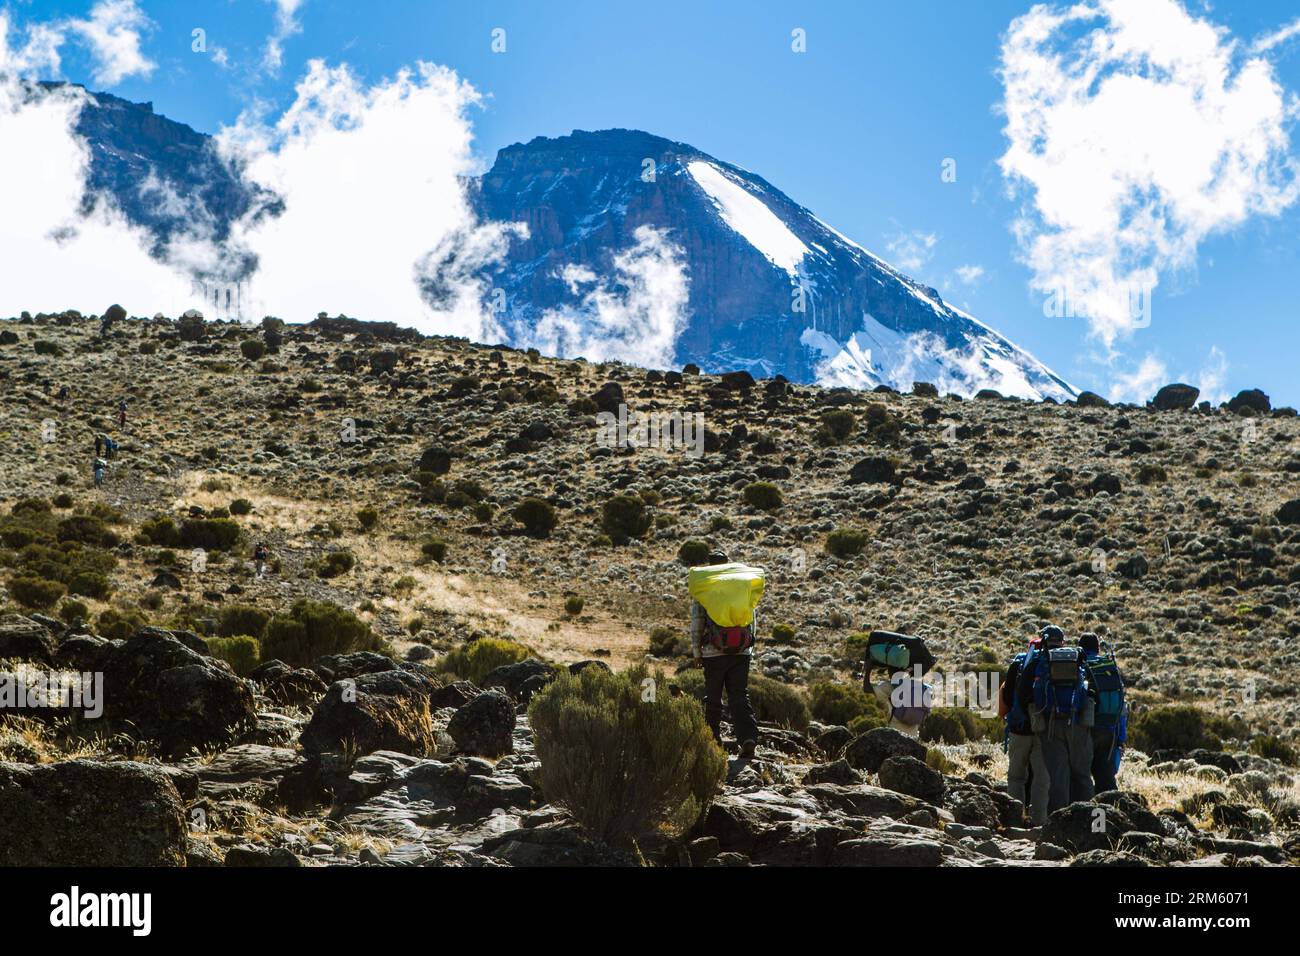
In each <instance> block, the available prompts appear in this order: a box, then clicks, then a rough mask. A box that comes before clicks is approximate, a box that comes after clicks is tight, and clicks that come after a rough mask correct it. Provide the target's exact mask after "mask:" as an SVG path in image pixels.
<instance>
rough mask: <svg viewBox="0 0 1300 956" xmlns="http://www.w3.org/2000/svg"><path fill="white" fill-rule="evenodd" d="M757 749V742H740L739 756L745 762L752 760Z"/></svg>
mask: <svg viewBox="0 0 1300 956" xmlns="http://www.w3.org/2000/svg"><path fill="white" fill-rule="evenodd" d="M757 749H758V741H757V740H742V741H741V743H740V755H741V756H742V757H744V758H745V759H746V760H753V759H754V751H755V750H757Z"/></svg>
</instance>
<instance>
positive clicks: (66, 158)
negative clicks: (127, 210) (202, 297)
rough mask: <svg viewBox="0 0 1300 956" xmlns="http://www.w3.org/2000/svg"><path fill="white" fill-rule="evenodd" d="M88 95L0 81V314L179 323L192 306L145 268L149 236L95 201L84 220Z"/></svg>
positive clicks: (172, 278) (151, 262)
mask: <svg viewBox="0 0 1300 956" xmlns="http://www.w3.org/2000/svg"><path fill="white" fill-rule="evenodd" d="M86 96H87V94H85V93H83V92H81V91H79V90H77V89H75V88H73V87H62V88H59V89H57V90H54V91H52V92H40V91H39V90H37V89H34V88H33V87H31V86H28V85H26V84H24V83H22V82H21V81H19V80H18V79H16V78H15V77H12V76H10V77H9V78H7V79H6V78H2V77H0V143H22V144H23V148H22V149H0V209H3V210H4V215H3V216H0V264H3V266H2V267H0V271H2V272H3V275H4V281H3V282H0V315H17V314H19V313H20V312H22V311H23V310H29V311H31V312H38V311H46V312H51V311H62V310H63V309H78V310H80V311H81V312H85V313H94V314H99V313H101V312H102V311H103V310H104V309H105V308H107V307H108V306H109V305H111V304H112V303H113V302H120V303H121V304H122V305H123V306H125V307H126V308H127V310H128V311H131V312H133V313H134V314H152V313H153V312H154V311H156V310H164V311H167V312H169V313H170V314H173V315H178V314H180V312H182V311H184V310H185V309H186V308H189V307H190V306H191V305H192V304H194V300H193V298H192V296H191V283H190V281H189V279H188V278H186V277H184V276H182V275H181V274H179V273H178V272H176V271H175V270H174V269H172V268H170V267H168V266H166V265H164V264H163V263H160V262H158V261H156V260H155V259H153V258H152V257H151V256H150V255H149V253H148V251H147V244H148V237H146V236H144V235H143V234H142V233H140V232H139V231H137V230H135V229H133V228H131V227H130V226H129V225H128V224H127V223H126V221H125V220H124V218H123V217H122V216H121V214H120V213H119V212H118V211H117V210H116V209H115V208H114V207H113V206H112V205H111V204H110V203H108V202H106V201H104V200H101V201H100V202H99V203H98V205H97V206H96V208H95V211H94V212H93V214H91V215H90V216H83V215H82V211H81V200H82V197H83V194H84V192H85V183H86V172H87V169H88V167H89V164H90V151H89V149H88V148H87V147H86V145H85V143H84V141H82V140H81V139H80V137H78V136H77V135H76V133H75V127H76V122H77V117H78V115H79V113H80V111H81V109H82V107H83V106H84V104H85V102H86Z"/></svg>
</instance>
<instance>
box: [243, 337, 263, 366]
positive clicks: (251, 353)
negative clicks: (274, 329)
mask: <svg viewBox="0 0 1300 956" xmlns="http://www.w3.org/2000/svg"><path fill="white" fill-rule="evenodd" d="M239 351H240V354H242V355H243V356H244V358H246V359H248V360H249V361H250V362H256V361H257V360H258V359H260V358H262V357H263V356H264V355H266V343H265V342H263V341H261V340H259V339H244V341H242V342H240V343H239Z"/></svg>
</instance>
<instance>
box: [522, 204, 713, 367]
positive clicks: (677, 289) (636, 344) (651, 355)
mask: <svg viewBox="0 0 1300 956" xmlns="http://www.w3.org/2000/svg"><path fill="white" fill-rule="evenodd" d="M633 237H634V238H635V240H636V244H635V245H634V246H632V247H631V248H629V249H626V250H624V251H623V252H621V253H618V254H616V255H615V256H614V275H613V276H612V277H611V278H610V279H608V280H606V279H603V278H597V277H596V276H595V274H594V273H592V272H591V271H590V270H587V269H582V268H575V267H570V268H569V269H567V270H565V273H564V274H563V278H564V280H565V281H566V282H567V283H569V285H570V288H572V289H577V288H582V287H584V286H589V288H588V289H587V291H586V292H584V293H583V296H582V299H581V301H580V302H579V303H578V305H576V306H571V307H570V306H566V307H565V308H562V309H554V310H551V311H549V312H547V313H545V314H544V315H543V316H542V317H541V319H540V320H539V321H538V322H537V325H536V327H535V328H534V329H531V330H529V329H527V328H524V329H520V330H519V331H518V333H517V334H518V335H519V338H520V341H519V342H517V343H516V344H517V345H518V346H519V347H521V348H527V347H530V346H531V347H533V348H536V349H539V350H540V351H542V352H545V353H547V354H549V355H558V356H562V357H565V358H572V357H576V356H583V357H585V358H588V359H590V360H591V361H593V362H603V361H608V360H610V359H618V360H620V361H624V362H630V363H633V364H635V365H644V366H647V367H649V368H667V367H668V366H670V365H672V364H673V353H674V345H675V343H676V341H677V336H678V335H679V334H680V333H681V331H682V329H683V328H684V327H685V326H686V320H687V300H688V298H689V292H690V280H689V279H688V277H687V274H686V266H685V263H684V262H683V254H682V250H681V248H680V247H678V246H676V245H674V244H673V243H671V242H669V241H668V238H667V236H666V234H665V233H664V232H663V231H662V230H659V229H655V228H653V227H651V226H640V227H638V228H637V230H636V232H635V233H634V234H633Z"/></svg>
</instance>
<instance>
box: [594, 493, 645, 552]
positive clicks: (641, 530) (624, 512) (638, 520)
mask: <svg viewBox="0 0 1300 956" xmlns="http://www.w3.org/2000/svg"><path fill="white" fill-rule="evenodd" d="M653 523H654V519H653V517H652V516H651V514H650V512H649V510H648V509H647V508H646V504H645V502H644V501H642V500H641V499H640V498H639V497H636V496H634V495H616V496H615V497H613V498H610V499H609V501H606V502H605V504H604V506H603V508H602V509H601V519H600V526H601V528H602V529H603V530H604V532H605V533H606V534H607V535H609V536H610V538H611V540H613V541H614V542H616V543H622V542H623V541H626V540H628V539H629V538H640V537H642V536H643V535H644V534H645V533H646V532H647V531H649V530H650V525H651V524H653Z"/></svg>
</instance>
